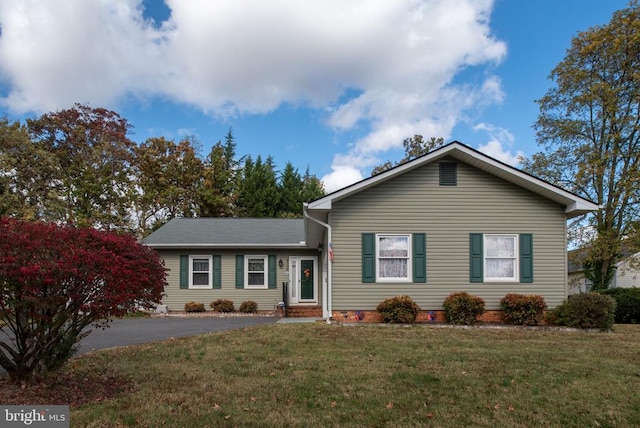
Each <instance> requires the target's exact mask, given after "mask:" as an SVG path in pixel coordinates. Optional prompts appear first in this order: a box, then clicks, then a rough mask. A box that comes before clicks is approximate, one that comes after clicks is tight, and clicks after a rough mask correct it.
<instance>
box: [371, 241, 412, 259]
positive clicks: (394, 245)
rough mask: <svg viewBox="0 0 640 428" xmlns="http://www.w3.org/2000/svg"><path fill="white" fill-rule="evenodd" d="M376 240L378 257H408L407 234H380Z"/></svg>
mask: <svg viewBox="0 0 640 428" xmlns="http://www.w3.org/2000/svg"><path fill="white" fill-rule="evenodd" d="M378 242H379V244H380V249H379V250H378V251H379V253H378V255H379V256H380V257H409V238H408V237H407V236H381V237H380V239H379V240H378Z"/></svg>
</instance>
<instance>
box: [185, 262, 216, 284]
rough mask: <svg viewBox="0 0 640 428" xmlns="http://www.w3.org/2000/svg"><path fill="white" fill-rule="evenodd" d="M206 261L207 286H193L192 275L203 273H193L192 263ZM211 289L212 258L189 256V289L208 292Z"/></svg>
mask: <svg viewBox="0 0 640 428" xmlns="http://www.w3.org/2000/svg"><path fill="white" fill-rule="evenodd" d="M204 259H206V260H207V263H208V264H209V271H208V272H207V274H208V276H209V283H208V284H207V285H194V284H193V274H194V273H204V271H195V272H194V270H193V262H194V261H195V260H204ZM212 288H213V256H211V255H190V256H189V289H193V290H209V289H212Z"/></svg>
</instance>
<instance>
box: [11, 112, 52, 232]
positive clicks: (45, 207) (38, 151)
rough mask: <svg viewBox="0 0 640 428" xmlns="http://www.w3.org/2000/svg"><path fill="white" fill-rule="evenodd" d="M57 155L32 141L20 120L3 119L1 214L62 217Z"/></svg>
mask: <svg viewBox="0 0 640 428" xmlns="http://www.w3.org/2000/svg"><path fill="white" fill-rule="evenodd" d="M58 168H59V167H58V162H57V158H56V157H55V156H54V155H53V154H52V153H50V152H49V151H47V150H45V149H44V148H43V147H40V146H37V145H35V144H32V143H31V138H30V136H29V131H28V130H27V128H26V127H25V126H24V125H21V124H20V123H19V122H14V123H9V121H8V120H6V119H0V216H7V217H14V218H19V219H25V220H45V219H46V220H58V219H60V218H61V217H62V213H63V210H62V205H61V200H60V198H59V195H58V191H59V188H58V183H57V182H56V181H55V180H52V178H53V177H56V176H57V175H58Z"/></svg>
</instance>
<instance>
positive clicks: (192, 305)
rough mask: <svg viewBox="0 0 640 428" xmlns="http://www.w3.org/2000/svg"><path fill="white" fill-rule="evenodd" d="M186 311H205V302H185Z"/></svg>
mask: <svg viewBox="0 0 640 428" xmlns="http://www.w3.org/2000/svg"><path fill="white" fill-rule="evenodd" d="M184 311H185V312H204V303H198V302H188V303H185V304H184Z"/></svg>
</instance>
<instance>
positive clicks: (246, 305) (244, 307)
mask: <svg viewBox="0 0 640 428" xmlns="http://www.w3.org/2000/svg"><path fill="white" fill-rule="evenodd" d="M238 310H239V311H240V312H242V313H245V314H255V313H256V312H258V304H257V303H256V302H254V301H253V300H247V301H246V302H242V303H241V304H240V308H239V309H238Z"/></svg>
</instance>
